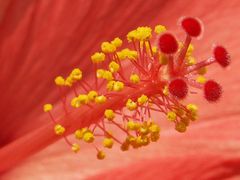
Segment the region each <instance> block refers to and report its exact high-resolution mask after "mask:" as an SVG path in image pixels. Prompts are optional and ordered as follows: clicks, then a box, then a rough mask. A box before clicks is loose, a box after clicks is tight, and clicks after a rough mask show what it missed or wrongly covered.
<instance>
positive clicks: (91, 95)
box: [87, 91, 98, 102]
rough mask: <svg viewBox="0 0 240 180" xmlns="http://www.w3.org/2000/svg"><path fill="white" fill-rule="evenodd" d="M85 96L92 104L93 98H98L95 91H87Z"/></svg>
mask: <svg viewBox="0 0 240 180" xmlns="http://www.w3.org/2000/svg"><path fill="white" fill-rule="evenodd" d="M87 96H88V99H89V101H92V102H94V101H95V98H96V97H97V96H98V93H97V91H89V92H88V95H87Z"/></svg>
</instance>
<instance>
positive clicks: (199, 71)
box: [198, 67, 207, 75]
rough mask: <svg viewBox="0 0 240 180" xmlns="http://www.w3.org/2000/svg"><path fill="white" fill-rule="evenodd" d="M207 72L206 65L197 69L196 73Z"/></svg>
mask: <svg viewBox="0 0 240 180" xmlns="http://www.w3.org/2000/svg"><path fill="white" fill-rule="evenodd" d="M206 73H207V67H202V68H200V69H199V70H198V74H200V75H204V74H206Z"/></svg>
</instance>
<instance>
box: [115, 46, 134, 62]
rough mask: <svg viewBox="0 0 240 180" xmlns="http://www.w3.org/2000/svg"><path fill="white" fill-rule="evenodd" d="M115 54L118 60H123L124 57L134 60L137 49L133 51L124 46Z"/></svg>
mask: <svg viewBox="0 0 240 180" xmlns="http://www.w3.org/2000/svg"><path fill="white" fill-rule="evenodd" d="M117 55H118V58H119V59H120V60H124V59H129V60H136V59H137V57H138V53H137V51H133V50H130V49H128V48H125V49H123V50H121V51H119V52H117Z"/></svg>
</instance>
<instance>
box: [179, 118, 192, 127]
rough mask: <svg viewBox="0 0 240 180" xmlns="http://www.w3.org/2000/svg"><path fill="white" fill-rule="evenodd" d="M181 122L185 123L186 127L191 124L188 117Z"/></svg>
mask: <svg viewBox="0 0 240 180" xmlns="http://www.w3.org/2000/svg"><path fill="white" fill-rule="evenodd" d="M181 122H183V123H184V124H185V126H188V125H189V124H190V120H189V118H187V117H183V118H181Z"/></svg>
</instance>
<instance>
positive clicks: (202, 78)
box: [196, 75, 207, 84]
mask: <svg viewBox="0 0 240 180" xmlns="http://www.w3.org/2000/svg"><path fill="white" fill-rule="evenodd" d="M196 82H198V83H200V84H204V83H205V82H207V79H206V78H205V77H204V76H202V75H200V76H198V77H197V79H196Z"/></svg>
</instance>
